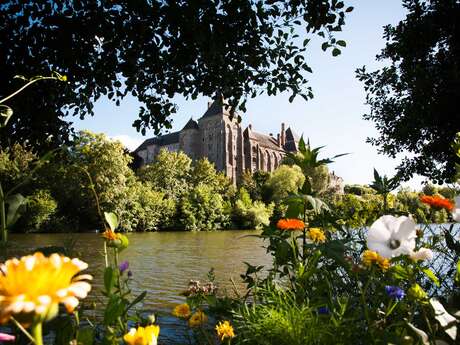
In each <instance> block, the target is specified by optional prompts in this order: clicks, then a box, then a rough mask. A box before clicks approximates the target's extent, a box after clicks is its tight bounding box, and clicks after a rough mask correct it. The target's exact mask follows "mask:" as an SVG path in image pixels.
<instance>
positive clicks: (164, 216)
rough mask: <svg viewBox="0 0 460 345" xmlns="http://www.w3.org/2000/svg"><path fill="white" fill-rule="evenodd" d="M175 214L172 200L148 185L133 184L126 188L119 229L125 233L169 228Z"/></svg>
mask: <svg viewBox="0 0 460 345" xmlns="http://www.w3.org/2000/svg"><path fill="white" fill-rule="evenodd" d="M175 212H176V205H175V202H174V200H173V199H170V198H169V199H168V198H165V194H164V193H162V192H158V191H155V190H153V189H152V187H151V186H150V185H149V184H145V183H141V182H138V181H136V182H134V183H132V184H131V185H130V186H129V187H128V191H127V202H126V208H125V209H124V210H123V212H122V213H121V217H120V218H121V227H122V228H123V229H124V230H126V231H155V230H158V229H160V228H164V227H168V226H170V224H171V222H172V218H173V216H174V214H175Z"/></svg>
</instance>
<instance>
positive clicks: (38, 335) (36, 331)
mask: <svg viewBox="0 0 460 345" xmlns="http://www.w3.org/2000/svg"><path fill="white" fill-rule="evenodd" d="M32 336H33V338H34V341H35V345H43V335H42V323H41V322H35V323H34V324H33V325H32Z"/></svg>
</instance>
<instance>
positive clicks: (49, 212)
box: [15, 190, 57, 232]
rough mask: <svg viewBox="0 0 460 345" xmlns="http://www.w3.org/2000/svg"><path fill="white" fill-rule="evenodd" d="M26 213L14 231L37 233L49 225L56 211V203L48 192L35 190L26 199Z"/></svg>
mask: <svg viewBox="0 0 460 345" xmlns="http://www.w3.org/2000/svg"><path fill="white" fill-rule="evenodd" d="M27 199H28V202H27V206H26V211H25V212H24V213H23V215H22V217H21V218H19V221H18V223H17V224H16V225H15V230H16V231H21V232H23V231H25V232H27V231H39V230H43V229H45V228H46V226H47V225H49V224H50V220H51V219H52V217H53V216H54V215H55V213H56V210H57V202H56V200H54V199H53V197H52V196H51V194H50V192H49V191H48V190H37V191H36V192H35V193H34V194H32V195H31V196H29V197H27Z"/></svg>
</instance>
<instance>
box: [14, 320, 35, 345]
mask: <svg viewBox="0 0 460 345" xmlns="http://www.w3.org/2000/svg"><path fill="white" fill-rule="evenodd" d="M11 321H13V323H14V324H15V325H16V327H17V328H19V329H20V331H21V332H22V333H24V335H25V336H26V337H27V338H29V340H30V341H32V342H33V343H35V339H34V338H33V337H32V335H30V333H29V332H27V330H26V329H25V328H24V327H23V326H22V325H21V324H20V323H19V322H18V321H17V320H16V319H15V318H14V317H11Z"/></svg>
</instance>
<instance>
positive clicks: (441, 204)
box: [420, 195, 454, 212]
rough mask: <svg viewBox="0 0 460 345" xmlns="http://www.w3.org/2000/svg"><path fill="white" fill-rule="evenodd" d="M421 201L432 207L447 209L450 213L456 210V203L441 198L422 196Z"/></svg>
mask: <svg viewBox="0 0 460 345" xmlns="http://www.w3.org/2000/svg"><path fill="white" fill-rule="evenodd" d="M420 201H421V202H423V203H424V204H427V205H430V206H432V207H437V208H445V209H446V210H447V211H449V212H451V211H452V210H453V209H454V203H453V202H452V201H450V200H449V199H446V198H443V197H441V196H429V195H422V196H420Z"/></svg>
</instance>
